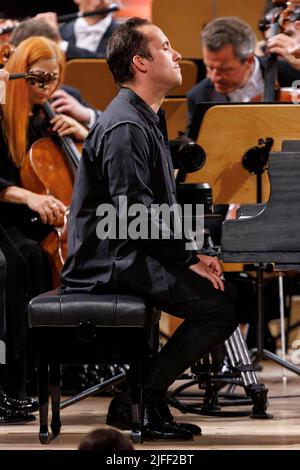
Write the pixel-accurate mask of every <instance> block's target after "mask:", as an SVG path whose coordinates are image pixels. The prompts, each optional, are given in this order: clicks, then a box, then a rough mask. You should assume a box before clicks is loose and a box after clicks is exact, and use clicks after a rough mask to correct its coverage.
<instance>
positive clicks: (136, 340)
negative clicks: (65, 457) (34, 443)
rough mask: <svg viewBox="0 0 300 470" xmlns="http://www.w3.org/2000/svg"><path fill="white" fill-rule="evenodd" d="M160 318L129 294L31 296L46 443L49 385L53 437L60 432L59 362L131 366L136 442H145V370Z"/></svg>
mask: <svg viewBox="0 0 300 470" xmlns="http://www.w3.org/2000/svg"><path fill="white" fill-rule="evenodd" d="M159 318H160V312H159V311H158V310H156V309H155V308H153V307H152V306H151V305H149V304H148V303H147V302H146V301H145V300H144V299H142V298H139V297H133V296H130V295H95V294H82V293H80V294H65V293H61V292H60V291H59V290H54V291H51V292H46V293H45V294H42V295H39V296H38V297H35V298H34V299H32V300H31V302H30V303H29V306H28V321H29V328H30V333H31V338H32V344H33V349H34V353H35V357H36V359H37V362H38V399H39V418H40V431H39V438H40V442H41V443H42V444H46V443H48V441H49V432H48V396H49V386H50V396H51V403H52V421H51V430H52V434H53V437H55V436H57V435H58V434H59V433H60V428H61V422H60V408H63V406H60V383H61V371H60V369H61V367H60V365H61V364H101V363H104V364H112V363H114V364H115V363H119V364H129V365H130V372H129V374H128V381H129V385H130V389H131V397H132V405H131V406H132V410H131V411H132V428H131V438H132V441H133V442H135V443H139V442H142V433H141V420H142V416H143V409H142V408H143V407H142V403H143V400H142V384H143V375H142V374H143V370H144V371H145V364H146V361H147V360H148V359H149V357H150V356H151V355H152V354H154V353H155V352H156V351H157V349H158V337H159V328H158V326H159ZM124 376H125V373H124ZM111 383H112V380H111V379H110V385H111ZM93 388H94V387H93ZM82 394H83V397H84V392H82ZM87 395H88V394H86V395H85V396H87ZM83 397H82V398H83ZM82 398H80V399H82ZM72 399H73V398H71V399H70V401H71V400H72ZM75 401H78V400H76V399H75V400H73V402H75Z"/></svg>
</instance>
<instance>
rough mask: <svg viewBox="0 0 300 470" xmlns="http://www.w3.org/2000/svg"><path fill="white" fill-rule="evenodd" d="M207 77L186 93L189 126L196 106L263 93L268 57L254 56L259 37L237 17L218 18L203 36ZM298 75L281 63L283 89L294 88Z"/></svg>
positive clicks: (279, 78)
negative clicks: (293, 82) (285, 87)
mask: <svg viewBox="0 0 300 470" xmlns="http://www.w3.org/2000/svg"><path fill="white" fill-rule="evenodd" d="M201 41H202V53H203V62H204V65H205V67H206V73H207V74H206V78H204V79H203V80H201V81H200V82H199V83H197V85H195V86H194V87H193V88H192V89H191V90H190V91H189V92H188V94H187V99H188V113H189V124H190V123H191V120H192V117H193V115H194V112H195V108H196V105H197V103H201V102H210V101H211V102H217V103H224V102H247V101H252V99H253V98H254V97H257V96H260V95H262V94H263V91H264V72H265V69H266V58H265V57H262V58H261V57H256V56H255V46H256V36H255V33H254V31H253V30H252V29H251V27H250V26H249V25H248V24H247V23H245V21H243V20H241V19H240V18H237V17H234V16H228V17H220V18H215V19H214V20H212V21H211V22H210V23H208V24H207V25H206V26H205V28H204V29H203V31H202V33H201ZM295 74H297V72H296V71H295V70H294V69H293V68H292V67H290V66H289V64H287V63H286V62H285V61H283V60H279V61H278V81H279V85H280V86H291V84H292V81H293V80H295V79H296V78H297V77H296V75H295Z"/></svg>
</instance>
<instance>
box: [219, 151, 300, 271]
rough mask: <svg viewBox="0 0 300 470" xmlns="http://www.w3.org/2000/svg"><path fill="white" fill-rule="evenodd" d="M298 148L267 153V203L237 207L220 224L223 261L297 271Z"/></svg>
mask: <svg viewBox="0 0 300 470" xmlns="http://www.w3.org/2000/svg"><path fill="white" fill-rule="evenodd" d="M299 147H300V146H299V142H295V143H293V142H286V143H285V144H284V146H283V149H284V151H282V152H271V153H270V157H269V167H268V174H269V179H270V185H271V192H270V197H269V201H268V202H267V203H266V204H252V205H248V206H247V205H245V206H241V207H240V208H239V210H238V213H237V219H235V220H226V221H225V222H224V223H223V226H222V239H221V258H222V259H223V261H225V262H246V263H252V262H255V263H274V264H275V267H278V268H279V269H283V268H286V269H295V270H299V271H300V149H299ZM287 149H288V150H287ZM293 149H298V151H293Z"/></svg>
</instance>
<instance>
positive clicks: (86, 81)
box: [64, 59, 118, 110]
mask: <svg viewBox="0 0 300 470" xmlns="http://www.w3.org/2000/svg"><path fill="white" fill-rule="evenodd" d="M64 83H65V84H66V85H70V86H73V87H76V88H79V90H80V91H81V94H82V96H83V98H84V99H85V100H87V101H88V102H89V104H91V105H92V106H93V107H94V108H97V109H101V110H103V109H105V108H106V106H107V105H108V104H109V103H110V101H111V100H112V99H113V98H114V96H115V95H116V94H117V93H118V87H117V85H116V84H115V82H114V80H113V78H112V75H111V73H110V71H109V67H108V65H107V62H106V60H105V59H73V60H70V61H69V62H67V63H66V67H65V77H64Z"/></svg>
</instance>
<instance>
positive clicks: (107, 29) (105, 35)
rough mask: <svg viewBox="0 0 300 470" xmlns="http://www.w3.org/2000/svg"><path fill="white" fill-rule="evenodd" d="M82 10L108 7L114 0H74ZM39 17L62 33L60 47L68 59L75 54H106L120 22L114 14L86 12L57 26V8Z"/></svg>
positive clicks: (38, 16)
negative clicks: (115, 19)
mask: <svg viewBox="0 0 300 470" xmlns="http://www.w3.org/2000/svg"><path fill="white" fill-rule="evenodd" d="M74 2H75V3H76V5H78V9H79V12H89V11H96V10H101V9H105V8H108V7H109V6H110V5H111V4H112V3H113V2H112V0H74ZM36 18H42V19H45V20H47V21H48V22H49V23H50V24H52V25H53V26H54V28H55V29H56V30H57V31H58V32H59V34H60V36H61V39H62V41H61V43H60V47H61V48H62V50H63V51H64V52H65V53H66V57H67V60H70V59H74V58H103V57H105V53H106V46H107V42H108V40H109V38H110V37H111V35H112V33H113V32H114V31H115V30H116V28H117V24H116V22H115V21H114V20H113V19H112V17H111V14H104V15H95V16H86V17H84V18H78V19H76V20H74V21H71V22H69V23H65V24H63V25H62V26H61V27H60V28H59V27H58V22H57V15H56V13H54V12H49V13H40V14H38V15H37V16H36Z"/></svg>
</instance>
